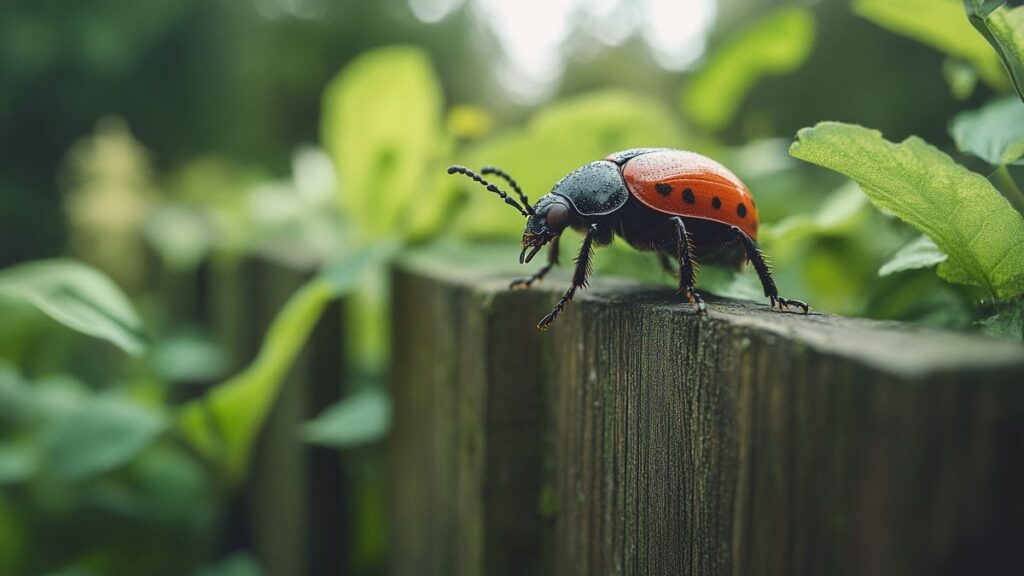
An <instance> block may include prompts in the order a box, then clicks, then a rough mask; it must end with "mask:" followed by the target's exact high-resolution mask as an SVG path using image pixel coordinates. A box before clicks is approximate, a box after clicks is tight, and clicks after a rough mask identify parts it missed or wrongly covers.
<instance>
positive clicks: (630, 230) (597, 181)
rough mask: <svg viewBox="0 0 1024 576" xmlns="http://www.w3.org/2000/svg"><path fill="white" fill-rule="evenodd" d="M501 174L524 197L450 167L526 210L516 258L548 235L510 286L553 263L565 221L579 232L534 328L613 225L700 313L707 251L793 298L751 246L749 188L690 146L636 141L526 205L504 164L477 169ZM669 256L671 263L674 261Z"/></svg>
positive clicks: (583, 273)
mask: <svg viewBox="0 0 1024 576" xmlns="http://www.w3.org/2000/svg"><path fill="white" fill-rule="evenodd" d="M480 172H481V173H483V174H494V175H496V176H498V177H500V178H503V179H504V180H506V181H507V182H508V183H509V185H510V186H511V187H512V189H513V190H515V192H516V193H517V194H518V195H519V198H520V200H521V201H522V205H520V204H519V203H518V202H516V201H515V200H514V199H512V198H511V197H509V195H508V194H506V193H505V192H504V191H502V190H501V189H500V188H498V187H497V186H495V185H494V184H491V183H490V182H488V181H486V180H484V179H483V178H482V177H480V176H479V175H477V174H476V173H474V172H473V171H472V170H469V169H468V168H465V167H463V166H451V167H449V168H448V173H449V174H455V173H459V174H465V175H466V176H469V177H470V178H472V179H473V180H475V181H476V182H479V183H480V184H482V185H484V186H486V187H487V189H488V190H490V191H491V192H494V193H495V194H497V195H499V196H501V198H502V199H504V200H505V203H506V204H509V205H510V206H513V207H515V208H517V209H518V210H519V212H520V213H521V214H522V215H523V216H525V217H526V218H527V221H526V229H525V230H524V231H523V251H522V253H520V255H519V261H520V263H522V262H529V261H530V260H532V259H533V257H534V256H535V255H536V254H537V252H538V251H540V249H541V248H542V247H543V246H544V245H545V244H548V243H549V242H550V243H551V250H550V252H549V257H548V263H547V264H546V265H545V266H544V267H543V268H541V269H540V270H538V271H537V272H536V273H534V274H533V275H531V276H529V277H528V278H519V279H516V280H514V281H512V286H511V287H512V288H529V287H530V285H531V284H533V283H534V282H535V281H537V280H540V279H541V278H543V277H544V275H545V274H547V273H548V271H549V270H551V268H552V267H554V266H555V264H557V263H558V239H559V237H560V236H561V234H562V232H563V231H564V230H565V229H566V228H567V227H571V228H573V229H575V230H579V231H580V232H582V233H583V234H585V236H584V238H583V246H582V247H581V248H580V253H579V256H577V257H576V267H575V271H574V272H573V276H572V285H571V286H569V289H568V290H566V291H565V294H563V295H562V297H561V298H560V299H559V300H558V303H557V304H555V307H554V309H552V310H551V312H549V313H548V315H547V316H545V317H544V318H543V319H542V320H541V321H540V323H539V324H537V327H538V328H540V329H541V330H544V329H546V328H547V327H548V326H549V325H550V324H551V322H552V321H553V320H554V319H555V317H556V316H557V315H558V313H559V312H561V311H562V309H563V308H565V305H566V304H567V303H568V302H569V301H570V300H572V297H573V295H574V294H575V293H576V290H577V289H579V288H583V287H585V286H586V285H587V276H588V275H589V274H590V257H591V252H592V248H593V246H594V245H595V244H596V245H598V246H603V245H605V244H608V243H609V242H611V241H612V238H613V236H614V235H615V234H618V235H619V236H621V237H622V238H623V239H624V240H625V241H626V242H629V244H630V245H631V246H633V247H634V248H636V249H638V250H654V251H657V252H658V255H659V257H660V258H661V263H662V266H663V267H664V268H665V269H666V270H668V271H669V272H670V273H672V274H677V275H678V277H679V291H680V292H682V293H683V294H684V295H685V296H686V298H687V300H689V301H690V303H691V304H692V305H693V306H694V308H695V309H696V311H697V313H698V314H706V313H707V309H706V308H705V306H704V301H703V300H702V299H701V297H700V294H698V293H697V292H696V291H695V290H694V289H693V284H694V280H695V276H694V263H695V262H697V261H698V260H702V261H706V260H711V261H714V262H718V263H724V264H733V265H736V266H740V265H742V264H743V261H744V259H746V260H749V261H750V262H751V263H753V265H754V269H755V270H757V274H758V276H759V277H760V278H761V284H762V285H763V286H764V295H765V296H767V297H768V298H769V299H770V300H771V303H772V308H773V309H774V308H775V305H776V304H778V305H779V309H780V310H781V309H783V308H788V307H789V306H791V305H792V306H797V307H799V308H801V309H802V310H803V312H804V313H806V312H807V310H808V306H807V304H806V303H805V302H801V301H800V300H788V299H786V298H783V297H781V296H779V292H778V289H776V287H775V281H774V280H773V279H772V274H771V271H770V269H769V267H768V264H767V263H766V262H765V259H764V255H763V254H762V253H761V251H760V250H759V249H758V248H757V243H756V242H755V240H756V239H757V206H756V205H755V204H754V198H753V197H752V196H751V195H750V191H749V190H748V189H747V187H746V186H745V185H744V184H743V182H741V181H740V179H739V178H737V177H736V175H735V174H733V173H732V172H730V171H729V170H728V169H727V168H726V167H725V166H722V165H721V164H719V163H718V162H715V161H714V160H712V159H710V158H708V157H706V156H701V155H700V154H697V153H694V152H687V151H684V150H673V149H670V148H633V149H631V150H624V151H622V152H616V153H614V154H610V155H608V156H607V157H606V158H605V159H604V160H598V161H596V162H591V163H589V164H587V165H585V166H582V167H580V168H577V169H576V170H574V171H572V172H571V173H569V175H568V176H566V177H564V178H562V179H561V180H559V181H558V183H557V184H555V187H554V188H552V189H551V192H550V193H549V194H547V195H546V196H544V197H542V198H541V199H540V200H538V201H537V204H535V205H534V206H532V207H531V206H530V202H529V200H528V199H527V198H526V195H525V194H523V191H522V190H521V189H520V188H519V185H518V184H516V181H515V180H513V179H512V177H510V176H509V175H508V174H507V173H505V172H504V171H502V170H500V169H498V168H484V169H483V170H481V171H480ZM671 259H675V260H676V261H677V263H678V271H675V270H673V269H672V264H671V262H670V260H671Z"/></svg>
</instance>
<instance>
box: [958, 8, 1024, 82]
mask: <svg viewBox="0 0 1024 576" xmlns="http://www.w3.org/2000/svg"><path fill="white" fill-rule="evenodd" d="M1011 4H1016V6H1015V7H1011ZM964 9H965V10H967V16H968V18H970V21H971V24H973V25H974V27H975V28H977V29H978V31H979V32H981V34H982V35H983V36H984V37H985V39H986V40H988V41H989V44H991V45H992V47H993V48H995V50H996V52H997V53H998V54H999V57H1000V58H1001V59H1002V60H1003V65H1004V66H1006V70H1007V72H1009V73H1010V79H1011V80H1012V81H1013V86H1014V88H1016V89H1017V95H1018V96H1020V98H1021V99H1022V100H1024V6H1022V5H1021V3H1020V2H1012V3H1011V2H1007V1H1006V0H964Z"/></svg>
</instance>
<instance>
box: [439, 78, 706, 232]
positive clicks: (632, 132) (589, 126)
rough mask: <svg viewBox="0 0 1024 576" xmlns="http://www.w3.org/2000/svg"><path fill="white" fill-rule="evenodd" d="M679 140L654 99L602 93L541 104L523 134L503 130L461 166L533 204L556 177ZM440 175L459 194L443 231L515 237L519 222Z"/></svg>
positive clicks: (469, 187) (483, 193)
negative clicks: (489, 175)
mask: <svg viewBox="0 0 1024 576" xmlns="http://www.w3.org/2000/svg"><path fill="white" fill-rule="evenodd" d="M684 142H687V140H685V139H684V138H683V135H682V133H681V131H680V129H679V126H678V122H677V121H676V119H675V118H674V117H673V115H672V114H671V113H670V111H669V110H668V109H667V108H666V107H665V106H664V105H662V104H661V103H660V102H658V101H657V100H656V99H653V98H650V97H647V96H643V95H638V94H633V93H629V92H625V91H621V90H608V91H602V92H595V93H591V94H586V95H583V96H577V97H574V98H569V99H566V100H563V101H560V102H556V103H554V104H551V105H549V106H546V107H545V108H543V109H542V110H541V111H540V112H538V113H537V114H536V115H535V116H534V117H533V118H531V120H530V122H529V123H528V125H527V127H526V129H525V130H522V131H513V132H506V133H505V134H504V135H503V136H501V137H500V138H497V139H495V140H491V141H489V142H487V143H485V144H483V145H480V146H478V147H475V148H473V149H472V150H471V151H470V153H469V154H467V155H466V157H465V158H464V159H462V160H461V162H462V163H464V164H466V165H468V166H471V167H474V168H479V167H481V166H483V165H488V164H491V165H497V166H500V167H502V168H504V169H505V170H506V171H508V172H509V173H510V174H511V175H512V176H514V177H515V179H516V180H517V181H518V182H519V183H520V184H521V185H522V188H523V190H524V191H525V192H526V193H527V194H528V195H529V197H530V201H531V202H536V201H537V199H538V198H540V197H541V196H543V195H544V194H546V193H547V192H548V191H550V190H551V187H552V186H554V184H555V183H556V182H558V180H559V179H561V178H562V176H565V175H566V174H567V173H569V172H570V171H572V170H574V169H576V168H578V167H579V166H582V165H583V164H586V163H587V162H591V161H593V160H594V159H595V158H603V157H604V156H606V155H607V154H609V153H611V152H614V151H616V150H623V149H626V148H635V147H641V146H644V147H646V146H667V147H679V146H682V145H683V143H684ZM694 144H695V143H694V142H693V141H692V139H691V140H690V141H689V142H688V147H689V148H690V149H693V148H694ZM696 144H697V145H699V143H696ZM444 178H445V179H444V183H446V185H447V186H449V187H452V188H454V189H456V190H460V191H463V194H464V196H463V197H462V198H460V200H459V210H458V211H457V212H456V211H454V210H453V211H452V212H453V213H454V214H455V218H454V219H450V220H449V221H448V222H446V226H445V230H446V231H449V232H454V233H455V234H457V235H464V236H472V237H492V238H494V237H507V238H517V239H518V238H519V237H520V236H522V233H523V224H524V222H523V219H522V217H521V216H519V215H518V214H517V213H516V212H515V210H513V209H512V208H510V207H509V206H506V205H505V204H504V203H503V202H501V200H499V199H498V198H497V197H495V195H494V194H491V193H490V192H488V191H487V190H485V189H483V188H482V187H480V186H478V185H476V184H474V183H473V182H471V181H469V180H468V179H466V178H465V177H463V176H458V178H456V177H455V176H447V175H445V176H444ZM498 182H499V183H500V184H502V185H503V186H504V183H502V182H500V181H498Z"/></svg>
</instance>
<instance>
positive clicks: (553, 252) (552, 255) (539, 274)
mask: <svg viewBox="0 0 1024 576" xmlns="http://www.w3.org/2000/svg"><path fill="white" fill-rule="evenodd" d="M559 238H561V236H555V239H554V240H552V241H551V248H549V249H548V263H547V264H545V265H544V267H543V268H541V269H540V270H537V271H536V272H534V273H533V274H531V275H529V276H527V277H526V278H516V279H515V280H513V281H512V283H511V284H509V286H508V287H509V288H511V289H513V290H518V289H520V288H522V289H526V288H529V287H530V286H532V285H533V283H534V282H536V281H538V280H543V279H544V275H545V274H547V273H548V272H550V271H551V269H552V268H554V267H555V266H557V265H558V240H559Z"/></svg>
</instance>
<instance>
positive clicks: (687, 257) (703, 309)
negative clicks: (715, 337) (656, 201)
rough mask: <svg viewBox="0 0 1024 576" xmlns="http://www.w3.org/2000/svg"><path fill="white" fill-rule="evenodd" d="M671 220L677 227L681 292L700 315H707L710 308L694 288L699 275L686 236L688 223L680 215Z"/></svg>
mask: <svg viewBox="0 0 1024 576" xmlns="http://www.w3.org/2000/svg"><path fill="white" fill-rule="evenodd" d="M671 222H672V224H673V226H674V228H675V241H676V258H677V259H678V260H679V293H682V294H683V295H685V296H686V299H687V300H688V301H689V302H690V304H692V305H693V307H694V309H695V310H696V311H697V314H698V315H705V314H707V313H708V309H707V306H705V305H704V299H703V298H701V297H700V294H699V293H698V292H697V291H696V290H694V289H693V284H694V282H696V280H697V277H696V274H695V273H694V263H693V247H692V246H691V245H690V241H689V239H688V238H687V236H686V225H685V224H683V219H682V218H680V217H678V216H676V217H674V218H672V220H671Z"/></svg>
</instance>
